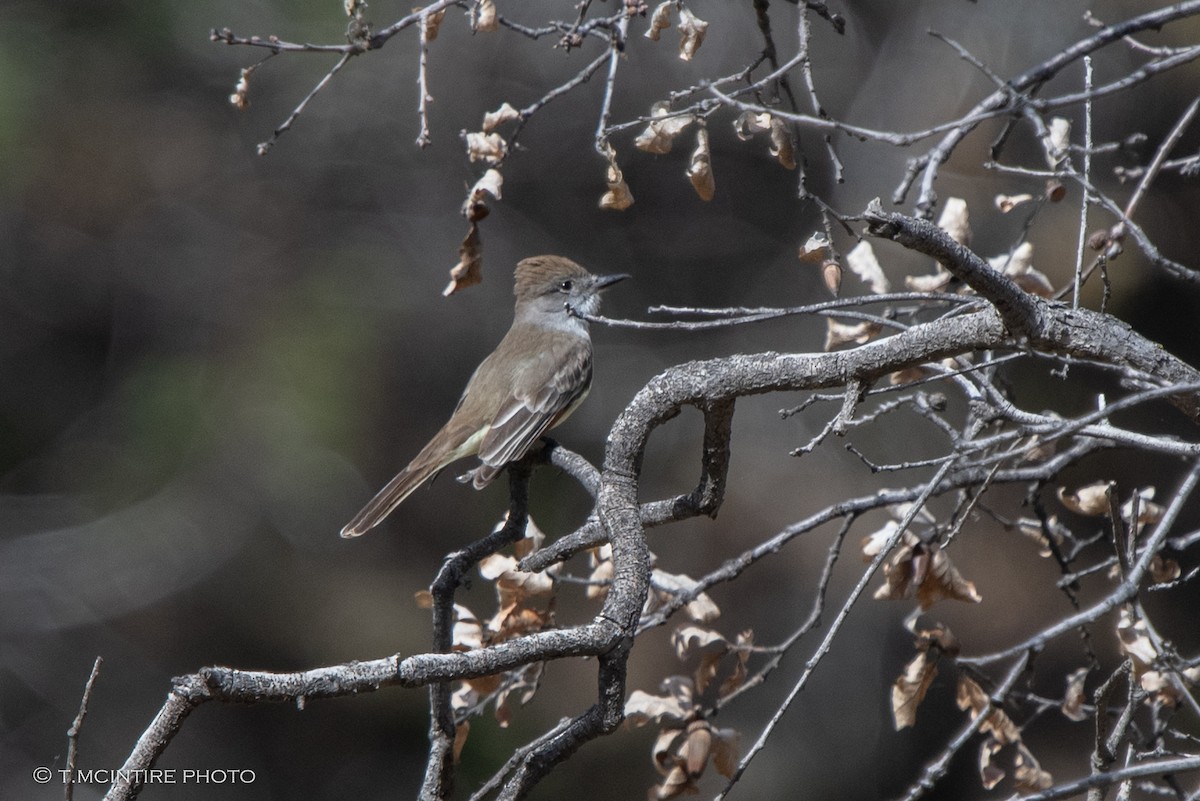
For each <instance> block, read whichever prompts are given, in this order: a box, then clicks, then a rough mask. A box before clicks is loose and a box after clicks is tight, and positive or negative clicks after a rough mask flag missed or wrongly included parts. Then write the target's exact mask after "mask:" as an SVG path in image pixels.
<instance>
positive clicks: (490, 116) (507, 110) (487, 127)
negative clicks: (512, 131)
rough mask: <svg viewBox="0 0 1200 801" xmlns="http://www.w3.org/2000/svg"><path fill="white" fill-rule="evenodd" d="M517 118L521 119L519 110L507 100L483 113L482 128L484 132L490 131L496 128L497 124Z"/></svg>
mask: <svg viewBox="0 0 1200 801" xmlns="http://www.w3.org/2000/svg"><path fill="white" fill-rule="evenodd" d="M519 119H521V112H519V111H517V110H516V109H515V108H513V107H512V105H511V104H509V103H508V102H505V103H503V104H502V105H501V106H500V108H498V109H496V110H495V111H489V112H487V113H486V114H484V115H483V130H484V132H485V133H490V132H492V131H494V130H496V127H497V126H499V125H503V124H504V123H506V122H509V121H510V120H519Z"/></svg>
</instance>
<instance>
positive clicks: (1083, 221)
mask: <svg viewBox="0 0 1200 801" xmlns="http://www.w3.org/2000/svg"><path fill="white" fill-rule="evenodd" d="M1083 88H1084V90H1085V91H1087V92H1091V91H1092V57H1091V56H1084V57H1083ZM1083 181H1084V184H1090V183H1091V182H1092V101H1091V100H1090V99H1089V100H1088V101H1087V102H1086V103H1084V104H1083ZM1080 195H1081V197H1080V201H1079V241H1078V242H1077V243H1076V246H1075V287H1074V291H1073V292H1072V293H1071V307H1072V308H1075V309H1078V308H1079V302H1080V293H1081V292H1082V290H1083V249H1084V247H1086V246H1087V238H1088V232H1087V218H1088V192H1087V190H1086V189H1084V190H1083V191H1082V192H1081V193H1080Z"/></svg>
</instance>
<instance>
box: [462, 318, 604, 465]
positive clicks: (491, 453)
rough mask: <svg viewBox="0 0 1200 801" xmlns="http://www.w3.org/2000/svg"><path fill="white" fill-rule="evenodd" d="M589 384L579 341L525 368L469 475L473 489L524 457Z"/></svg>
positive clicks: (588, 365)
mask: <svg viewBox="0 0 1200 801" xmlns="http://www.w3.org/2000/svg"><path fill="white" fill-rule="evenodd" d="M591 382H592V349H591V343H590V342H588V340H587V339H585V338H583V337H571V338H570V339H568V340H567V342H566V343H563V344H561V345H560V346H559V347H555V348H553V349H551V350H549V351H547V352H544V353H541V354H539V355H538V357H537V358H536V359H532V360H530V361H529V362H528V363H526V365H524V366H523V367H522V368H521V370H520V374H518V375H516V376H514V380H513V382H512V394H511V395H510V396H509V397H508V398H507V399H506V400H505V401H504V403H503V404H501V406H500V408H499V410H498V411H497V412H496V416H495V417H494V418H493V419H492V423H491V426H490V427H489V428H488V431H487V433H486V434H484V437H483V440H482V441H481V442H480V444H479V461H481V462H482V463H483V464H481V465H480V466H479V467H477V468H476V469H475V470H474V471H472V478H473V479H474V484H475V486H476V487H477V488H478V487H483V486H486V485H487V484H488V483H490V482H491V480H492V479H493V478H495V477H496V476H497V475H498V474H499V473H500V471H501V470H502V469H503V468H504V466H505V465H506V464H508V463H509V462H513V461H516V460H517V459H520V458H521V457H522V456H524V455H525V451H527V450H529V446H530V445H532V444H533V443H534V442H536V441H537V439H538V437H540V436H541V435H542V434H544V433H545V432H546V430H547V429H549V428H551V427H552V426H554V425H556V424H557V423H559V422H561V421H562V420H563V419H564V418H565V417H566V416H567V415H568V414H570V413H571V412H572V411H574V408H575V406H577V405H578V404H579V402H580V401H582V400H583V398H584V397H585V396H586V395H587V391H588V388H589V386H590V385H591Z"/></svg>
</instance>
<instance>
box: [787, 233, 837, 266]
mask: <svg viewBox="0 0 1200 801" xmlns="http://www.w3.org/2000/svg"><path fill="white" fill-rule="evenodd" d="M832 257H833V246H832V245H831V244H830V242H829V237H827V236H825V234H824V233H823V232H821V231H817V232H815V233H814V234H813V235H812V236H810V237H809V238H808V241H806V242H805V243H804V244H803V245H801V246H800V252H799V253H797V254H796V258H798V259H800V261H804V262H809V263H812V264H820V263H822V262H824V261H825V260H826V259H829V258H832Z"/></svg>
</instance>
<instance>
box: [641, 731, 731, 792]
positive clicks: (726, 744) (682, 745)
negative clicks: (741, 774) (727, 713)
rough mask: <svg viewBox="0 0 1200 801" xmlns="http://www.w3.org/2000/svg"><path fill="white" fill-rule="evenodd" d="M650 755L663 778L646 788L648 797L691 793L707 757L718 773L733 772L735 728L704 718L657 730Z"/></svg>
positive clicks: (729, 774) (705, 764) (696, 788)
mask: <svg viewBox="0 0 1200 801" xmlns="http://www.w3.org/2000/svg"><path fill="white" fill-rule="evenodd" d="M653 757H654V766H655V768H656V769H657V770H658V772H659V773H660V774H661V775H662V776H663V779H662V781H660V782H659V783H658V785H657V786H656V787H655V788H654V789H653V790H652V791H651V792H650V794H649V797H650V798H654V799H667V798H675V797H676V796H679V795H685V794H687V795H692V794H695V793H697V792H698V791H699V788H698V787H697V786H696V780H697V779H699V778H700V777H701V776H702V775H703V774H704V769H705V767H706V766H707V765H708V763H709V761H711V762H712V764H713V766H714V767H715V768H716V769H717V771H718V772H719V773H721V774H722V775H724V776H732V775H733V771H734V770H735V769H736V765H737V732H735V731H734V730H732V729H715V728H713V727H712V724H711V723H709V722H708V721H707V720H693V721H691V722H690V723H688V725H687V726H686V727H684V728H671V729H666V730H664V731H662V732H660V733H659V736H658V739H657V740H656V741H655V743H654V749H653Z"/></svg>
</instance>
